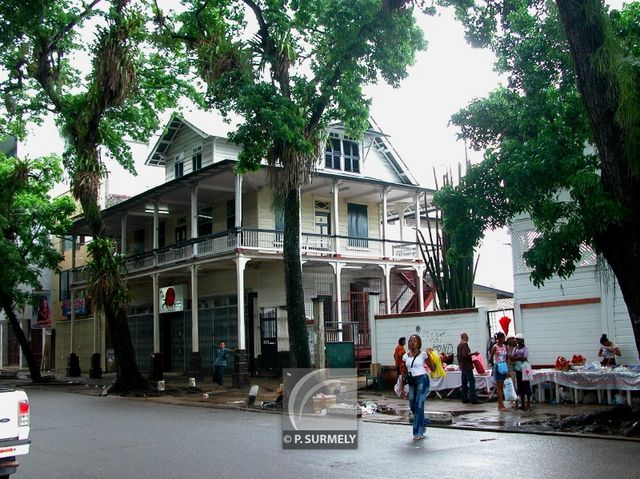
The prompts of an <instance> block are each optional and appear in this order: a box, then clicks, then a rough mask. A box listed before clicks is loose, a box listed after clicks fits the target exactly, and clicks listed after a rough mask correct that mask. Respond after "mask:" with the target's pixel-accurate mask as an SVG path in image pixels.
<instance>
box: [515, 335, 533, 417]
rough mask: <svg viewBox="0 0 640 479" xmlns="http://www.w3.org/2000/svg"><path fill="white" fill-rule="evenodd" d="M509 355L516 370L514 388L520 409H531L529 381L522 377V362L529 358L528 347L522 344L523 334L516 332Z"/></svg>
mask: <svg viewBox="0 0 640 479" xmlns="http://www.w3.org/2000/svg"><path fill="white" fill-rule="evenodd" d="M511 357H512V358H513V362H514V369H515V370H516V389H517V391H518V396H520V409H522V410H523V411H531V381H525V380H524V378H523V377H522V363H524V362H525V361H527V360H528V358H529V348H528V347H527V346H525V344H524V335H523V334H516V347H515V348H514V349H513V353H512V354H511Z"/></svg>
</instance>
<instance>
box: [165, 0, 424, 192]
mask: <svg viewBox="0 0 640 479" xmlns="http://www.w3.org/2000/svg"><path fill="white" fill-rule="evenodd" d="M383 3H384V2H383ZM397 3H398V8H397V9H395V10H393V11H383V9H382V8H381V2H380V1H379V0H349V1H347V0H332V1H329V0H323V1H314V2H301V1H295V0H293V1H287V0H279V1H274V0H269V1H266V0H265V1H255V2H249V1H241V0H236V1H233V0H226V1H225V0H216V1H211V2H206V3H203V2H200V1H196V0H192V1H187V2H185V5H186V6H187V10H186V11H184V12H182V13H180V14H176V15H171V13H170V12H169V13H165V12H162V11H160V10H158V11H157V12H156V19H157V23H158V24H159V25H160V27H161V30H160V33H161V34H162V33H163V34H164V38H165V39H166V43H167V44H172V45H174V47H173V48H178V47H177V46H176V45H182V46H183V47H184V48H185V56H189V55H195V58H194V64H193V67H194V69H195V70H196V71H197V72H198V73H199V75H200V77H201V78H202V79H203V80H204V81H205V83H206V85H207V93H208V96H207V97H208V100H209V103H210V105H211V106H212V107H215V108H218V109H219V110H221V111H222V112H223V113H229V112H235V113H237V114H240V116H241V117H242V118H243V119H244V123H243V124H241V125H240V126H239V128H238V130H237V131H236V132H235V133H234V134H233V135H232V136H231V137H230V138H231V140H232V141H234V142H236V143H238V144H242V146H243V153H242V155H241V157H240V170H241V171H248V170H255V169H256V168H259V167H260V165H261V162H262V161H263V160H264V159H266V160H267V162H268V163H269V164H271V165H277V166H283V167H284V170H285V171H284V174H283V175H281V177H280V179H279V181H281V183H282V185H283V186H284V188H285V189H287V190H288V189H290V188H292V187H293V188H295V187H296V186H297V185H300V184H304V183H307V182H308V181H309V179H310V173H311V172H312V171H313V168H314V166H315V163H316V162H317V161H318V160H319V158H320V156H319V155H318V153H319V151H320V150H321V148H322V147H323V142H324V130H325V128H326V126H327V125H328V124H330V123H332V122H336V121H338V122H341V123H342V124H343V125H345V127H346V128H347V130H348V132H349V133H351V134H354V135H357V134H359V133H361V132H362V131H364V130H365V129H366V128H367V126H368V114H369V104H370V102H369V100H368V99H366V98H365V97H364V94H363V91H362V87H363V86H364V85H366V84H368V83H373V82H376V81H377V80H378V79H379V77H382V78H383V79H384V80H386V81H387V82H389V83H391V84H392V85H398V84H399V82H400V80H401V79H402V78H404V77H405V76H406V74H407V72H406V69H407V67H408V66H409V65H411V64H412V63H413V62H414V60H415V52H416V50H418V49H422V48H424V47H425V46H426V45H425V42H424V40H423V35H422V32H421V30H420V29H419V28H418V27H417V25H416V22H415V18H414V16H413V11H412V9H411V8H409V5H404V6H403V4H404V3H407V4H409V3H412V2H397ZM245 15H249V16H248V17H245ZM247 30H254V31H255V35H254V36H253V37H250V36H249V35H248V34H247ZM172 40H173V43H172Z"/></svg>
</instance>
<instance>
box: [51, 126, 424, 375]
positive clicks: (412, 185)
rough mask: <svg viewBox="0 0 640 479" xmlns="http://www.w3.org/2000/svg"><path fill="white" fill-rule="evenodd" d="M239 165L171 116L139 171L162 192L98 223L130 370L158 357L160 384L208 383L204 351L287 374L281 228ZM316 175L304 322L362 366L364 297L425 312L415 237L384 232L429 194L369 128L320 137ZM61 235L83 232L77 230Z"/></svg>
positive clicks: (62, 327)
mask: <svg viewBox="0 0 640 479" xmlns="http://www.w3.org/2000/svg"><path fill="white" fill-rule="evenodd" d="M239 151H240V148H239V147H238V146H237V145H234V144H231V143H229V142H228V141H227V140H226V137H223V136H216V135H215V134H214V132H206V131H205V130H204V129H202V128H200V127H198V126H196V125H194V124H193V123H191V122H189V121H187V120H185V119H184V118H182V117H180V116H178V115H174V116H172V117H171V119H170V120H169V121H168V123H167V125H166V127H165V129H164V131H163V133H162V134H161V135H160V137H159V138H158V140H157V141H156V143H155V144H154V145H153V148H152V150H151V152H150V154H149V155H148V158H147V160H146V163H147V164H148V165H152V166H156V167H158V168H163V169H164V170H165V182H164V183H162V184H161V185H159V186H157V187H155V188H152V189H149V190H147V191H145V192H143V193H141V194H138V195H136V196H134V197H131V198H128V199H126V200H124V201H122V202H120V203H118V204H115V205H113V206H110V207H108V208H106V209H105V210H104V211H103V214H104V218H105V222H106V225H107V228H108V232H109V234H110V235H113V236H114V237H115V238H117V239H118V241H119V245H120V246H119V247H120V250H121V252H122V253H123V254H125V255H126V257H127V274H126V280H127V284H128V286H129V289H130V293H131V299H132V300H131V311H130V326H131V331H132V336H133V343H134V348H135V350H136V353H137V359H138V363H139V365H140V366H141V367H142V369H146V368H148V367H149V360H150V359H149V358H150V356H151V354H152V353H161V355H162V359H163V362H164V365H163V366H164V369H165V370H174V371H187V370H193V369H197V367H198V365H201V367H202V369H203V370H205V371H209V370H210V368H211V360H212V354H211V353H212V347H213V343H214V341H215V342H218V341H226V343H227V344H228V345H230V346H231V347H232V348H238V349H239V350H241V351H246V353H247V357H248V362H249V369H250V371H251V372H257V373H259V372H260V371H262V370H270V369H278V368H280V367H282V366H286V364H287V358H288V349H289V343H288V334H287V314H286V308H285V303H286V301H285V286H284V270H283V261H282V237H283V222H282V214H281V212H280V211H278V210H277V209H276V208H274V207H273V206H272V193H271V188H270V185H269V181H268V175H267V171H266V167H265V169H262V170H261V171H258V172H255V173H247V174H244V175H239V174H237V173H236V172H235V166H236V162H237V157H238V153H239ZM317 170H318V171H317V174H316V175H315V177H314V179H313V181H312V183H311V184H309V185H307V186H305V187H304V188H302V191H301V211H300V217H301V232H302V234H301V248H302V252H301V253H302V262H303V282H304V284H303V288H304V294H305V302H306V309H307V315H308V317H309V319H310V320H312V319H313V316H314V306H313V305H314V301H318V302H321V303H322V304H323V306H324V307H323V318H322V319H323V321H324V324H325V328H326V339H327V341H337V340H342V341H348V340H351V341H353V342H354V345H355V349H356V356H357V357H359V358H361V359H366V358H368V357H370V354H371V350H370V342H369V337H368V335H369V333H368V331H369V326H368V314H367V309H368V298H367V296H368V293H369V292H376V293H379V298H380V304H379V309H380V311H383V312H386V311H391V310H392V309H394V308H395V309H396V310H407V308H413V309H414V310H415V311H423V310H425V308H427V307H428V305H429V301H430V298H431V296H430V295H431V290H430V286H429V283H428V280H427V279H426V275H425V267H424V264H423V262H422V261H421V256H420V253H419V251H418V249H417V244H416V241H415V231H413V230H411V232H409V231H405V232H404V239H403V240H400V239H398V238H396V237H391V235H390V234H389V233H388V231H387V230H388V228H387V221H386V218H391V217H396V218H397V216H398V214H405V212H407V211H409V212H413V213H414V214H415V210H416V209H418V210H420V211H424V210H425V209H426V204H427V203H429V202H430V200H431V197H432V193H433V191H431V190H429V189H427V188H423V187H421V186H420V185H419V184H418V183H417V181H416V180H415V178H414V177H413V175H412V174H411V172H410V171H409V169H408V168H407V166H406V165H405V164H404V163H403V161H402V160H401V158H400V157H399V155H398V154H397V153H396V152H395V150H394V149H393V147H392V146H391V145H390V143H389V140H388V138H387V137H386V136H385V135H384V134H383V133H381V132H380V131H379V129H378V128H377V126H376V125H375V123H372V127H371V128H370V129H369V130H368V131H366V132H365V133H364V135H363V137H362V138H360V139H358V140H353V139H350V138H348V137H346V136H345V134H344V130H343V129H342V128H340V127H336V128H332V129H331V130H330V131H329V139H328V142H327V146H326V152H325V155H324V157H323V158H319V161H318V167H317ZM417 216H418V218H419V217H420V215H417ZM417 226H418V227H420V226H421V225H420V224H418V225H417ZM72 233H73V235H75V236H78V235H83V234H85V235H88V234H90V231H89V229H88V227H87V225H86V223H85V222H84V221H83V220H82V219H80V220H78V221H76V222H75V224H74V229H73V231H72ZM66 273H68V274H70V278H71V279H70V282H69V285H68V289H69V293H70V294H71V293H73V295H74V296H82V294H83V293H82V291H83V288H84V278H83V277H82V272H81V268H79V265H78V264H72V265H70V266H69V269H68V271H67V272H66ZM63 274H64V272H63ZM68 319H71V318H70V317H68V318H61V320H60V321H58V322H57V330H58V331H57V335H58V338H59V341H58V343H59V344H60V345H63V344H64V345H65V346H64V347H63V348H61V352H60V354H59V357H60V358H62V357H64V355H65V354H69V351H66V352H65V351H63V350H64V349H65V348H69V347H70V342H71V339H65V338H71V334H72V333H71V331H72V330H73V328H72V325H71V321H70V320H68ZM316 319H317V318H316ZM94 331H98V333H95V332H94V333H91V334H94V337H95V335H97V336H101V338H100V339H99V341H101V342H102V345H100V344H98V346H97V347H96V349H97V350H102V351H103V352H104V351H105V350H108V349H109V344H108V340H105V338H104V336H105V335H104V334H103V332H104V328H103V327H102V328H101V327H99V326H97V327H95V328H94ZM100 331H102V332H100ZM74 334H75V333H74ZM87 334H89V333H87ZM75 341H76V343H78V342H79V341H80V339H76V340H75Z"/></svg>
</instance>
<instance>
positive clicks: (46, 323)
mask: <svg viewBox="0 0 640 479" xmlns="http://www.w3.org/2000/svg"><path fill="white" fill-rule="evenodd" d="M31 300H32V306H33V309H32V311H33V317H32V318H31V328H32V329H49V328H51V327H52V326H53V324H52V322H51V309H50V308H49V304H50V303H51V291H48V290H47V291H33V292H32V293H31Z"/></svg>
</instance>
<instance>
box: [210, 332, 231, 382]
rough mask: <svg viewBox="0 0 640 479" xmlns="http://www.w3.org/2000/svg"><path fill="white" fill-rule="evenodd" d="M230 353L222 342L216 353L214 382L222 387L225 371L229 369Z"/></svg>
mask: <svg viewBox="0 0 640 479" xmlns="http://www.w3.org/2000/svg"><path fill="white" fill-rule="evenodd" d="M230 352H231V351H230V350H229V349H227V348H226V347H225V344H224V341H222V342H220V346H219V347H218V349H216V350H215V352H214V361H213V382H214V383H218V384H219V385H220V386H223V385H224V369H225V368H226V367H227V361H228V360H229V353H230Z"/></svg>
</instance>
